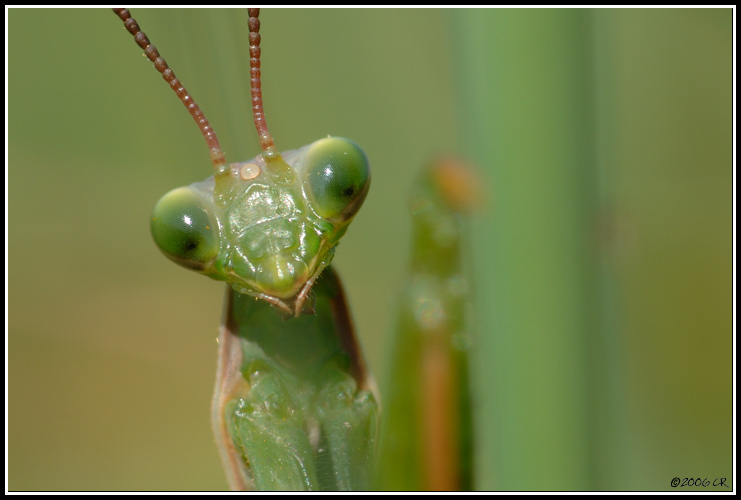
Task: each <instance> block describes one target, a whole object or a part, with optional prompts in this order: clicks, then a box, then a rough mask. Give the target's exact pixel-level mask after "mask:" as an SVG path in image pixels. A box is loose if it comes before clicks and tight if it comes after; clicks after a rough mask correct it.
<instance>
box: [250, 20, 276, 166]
mask: <svg viewBox="0 0 741 500" xmlns="http://www.w3.org/2000/svg"><path fill="white" fill-rule="evenodd" d="M248 12H249V20H248V23H249V27H250V94H251V95H252V116H253V118H254V119H255V128H256V129H257V135H258V137H259V138H260V146H261V147H262V150H263V151H264V152H265V153H267V154H268V155H272V154H274V153H275V145H274V144H273V136H272V135H270V131H269V130H268V124H267V122H266V121H265V111H264V110H263V108H262V82H261V80H260V20H259V19H258V17H259V16H260V9H248Z"/></svg>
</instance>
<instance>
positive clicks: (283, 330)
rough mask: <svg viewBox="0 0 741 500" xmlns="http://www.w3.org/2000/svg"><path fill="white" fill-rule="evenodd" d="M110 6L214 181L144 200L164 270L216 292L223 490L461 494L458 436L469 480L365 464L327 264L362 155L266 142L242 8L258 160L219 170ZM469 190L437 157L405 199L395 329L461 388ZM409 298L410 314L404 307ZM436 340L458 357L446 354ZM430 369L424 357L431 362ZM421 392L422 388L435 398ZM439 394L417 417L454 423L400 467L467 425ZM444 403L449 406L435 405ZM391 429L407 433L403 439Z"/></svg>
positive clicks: (335, 143)
mask: <svg viewBox="0 0 741 500" xmlns="http://www.w3.org/2000/svg"><path fill="white" fill-rule="evenodd" d="M114 11H115V12H116V14H117V15H118V16H119V17H120V18H121V19H122V20H123V21H124V24H125V26H126V28H127V30H128V31H129V32H130V33H131V34H132V35H133V36H134V38H135V40H136V42H137V44H138V45H139V47H140V48H141V49H143V50H144V52H145V54H146V55H147V57H148V58H149V59H150V61H152V62H153V63H154V65H155V68H156V69H157V70H158V71H159V72H160V73H161V74H162V76H163V78H164V79H165V80H166V81H167V82H168V84H169V85H170V87H171V88H172V89H173V90H174V91H175V93H176V94H177V96H178V97H179V98H180V100H181V102H182V103H183V104H184V105H185V106H186V108H187V109H188V111H189V113H190V114H191V117H192V118H193V119H194V121H195V122H196V124H197V125H198V128H199V130H200V131H201V133H202V135H203V137H204V139H205V142H206V144H207V147H208V150H209V155H210V158H211V162H212V165H213V170H214V175H213V177H211V178H209V179H207V180H206V181H204V182H200V183H195V184H192V185H191V186H188V187H183V188H177V189H175V190H173V191H171V192H169V193H168V194H166V195H165V196H164V197H163V198H162V199H161V200H160V201H159V202H158V203H157V204H156V206H155V208H154V211H153V216H152V221H151V229H152V235H153V237H154V240H155V242H156V243H157V245H158V246H159V248H160V250H162V252H163V253H164V254H165V256H167V257H168V258H169V259H170V260H172V261H174V262H175V263H177V264H179V265H181V266H183V267H186V268H188V269H191V270H194V271H197V272H199V273H201V274H205V275H207V276H209V277H211V278H214V279H217V280H220V281H225V282H227V283H228V291H227V300H226V306H225V311H224V318H223V325H222V328H221V333H220V337H219V354H218V367H217V380H216V385H215V390H214V397H213V403H212V425H213V431H214V435H215V437H216V443H217V447H218V449H219V453H220V456H221V459H222V463H223V465H224V468H225V470H226V474H227V478H228V482H229V486H230V488H231V489H233V490H245V489H253V488H256V489H260V490H299V489H306V490H315V489H322V490H364V489H370V488H371V487H374V486H379V487H384V485H389V487H391V488H394V487H398V488H400V489H416V488H417V487H420V488H421V487H425V485H426V486H427V487H428V488H433V489H436V488H440V489H454V488H456V487H470V477H469V476H470V466H468V465H466V464H467V459H465V458H460V457H461V456H462V455H470V449H469V448H470V446H469V444H470V443H469V441H470V440H467V439H466V438H464V439H463V442H464V444H463V446H461V447H460V449H458V448H459V447H457V446H454V447H453V448H455V449H454V450H453V451H452V453H453V455H454V456H453V457H452V458H451V457H450V456H447V457H446V460H445V461H444V463H447V464H448V465H449V466H450V467H452V468H453V469H455V471H458V470H459V469H461V468H463V469H465V470H466V472H465V473H464V475H465V476H467V477H468V479H464V478H461V477H458V473H457V472H455V471H454V472H452V473H451V474H452V476H456V479H455V480H452V481H449V482H445V481H443V482H442V483H435V481H434V479H435V478H440V477H445V475H446V472H445V471H437V470H436V469H435V463H439V461H437V462H436V461H435V460H433V463H432V465H431V466H430V467H427V468H426V469H427V470H428V473H427V478H428V479H427V481H428V482H427V483H425V482H424V480H419V478H418V477H417V476H414V477H415V481H418V480H419V481H421V482H414V481H413V482H411V483H408V484H399V483H398V482H397V483H394V481H390V482H386V481H385V479H384V473H383V472H381V473H380V474H379V475H378V476H376V475H374V463H376V462H379V461H382V459H379V458H378V457H377V455H376V448H377V436H378V432H379V431H378V428H379V425H378V419H379V413H380V404H379V399H380V398H379V395H378V391H377V389H376V387H375V384H374V382H373V379H372V377H371V376H370V374H369V373H368V370H367V368H366V364H365V361H364V359H363V355H362V351H361V349H360V346H359V344H358V342H357V340H356V338H355V334H354V330H353V325H352V320H351V316H350V313H349V309H348V306H347V303H346V300H345V298H344V292H343V290H342V285H341V283H340V281H339V277H338V275H337V273H336V272H335V271H334V269H333V268H332V267H331V265H330V263H331V261H332V258H333V255H334V251H335V248H336V245H337V243H338V242H339V239H340V238H341V237H342V236H343V235H344V234H345V232H346V231H347V229H348V226H349V224H350V222H351V221H352V219H353V217H354V216H355V215H356V214H357V212H358V210H359V209H360V207H361V205H362V204H363V201H364V199H365V197H366V195H367V193H368V190H369V186H370V177H371V175H370V166H369V161H368V159H367V157H366V155H365V153H364V152H363V150H362V149H361V148H360V147H359V146H358V145H357V144H355V143H354V142H353V141H351V140H348V139H343V138H339V137H327V138H324V139H319V140H318V141H315V142H314V143H312V144H309V145H307V146H304V147H302V148H300V149H298V150H294V151H287V152H283V153H281V152H279V150H278V149H277V148H276V146H275V144H274V141H273V138H272V135H271V134H270V132H269V130H268V127H267V122H266V119H265V113H264V111H263V105H262V89H261V71H260V41H261V40H260V34H259V28H260V21H259V17H258V16H259V9H250V12H249V21H248V23H249V32H250V47H249V51H250V78H251V79H250V84H251V89H250V92H251V97H252V111H253V117H254V122H255V126H256V129H257V132H258V137H259V142H260V145H261V148H262V153H261V154H260V155H258V156H256V157H255V158H254V159H252V160H250V161H247V162H242V163H227V160H226V158H225V155H224V152H223V151H222V149H221V146H220V144H219V141H218V139H217V137H216V134H215V132H214V131H213V129H212V128H211V125H210V124H209V122H208V121H207V120H206V118H205V116H204V114H203V113H202V112H201V110H200V109H199V107H198V106H197V105H196V104H195V101H194V100H193V98H192V97H191V96H190V94H189V93H188V92H187V90H185V87H184V86H183V85H182V84H181V83H180V81H179V80H178V79H177V77H175V74H174V73H173V71H172V70H171V69H170V68H169V67H168V65H167V63H166V62H165V60H164V59H163V58H162V57H161V56H160V55H159V53H158V51H157V49H156V48H155V47H154V45H152V44H151V43H150V42H149V40H148V38H147V36H146V35H145V34H144V32H143V31H142V30H141V29H140V28H139V26H138V24H137V23H136V21H135V20H134V19H133V18H132V17H131V15H130V13H129V12H128V10H126V9H114ZM472 184H473V183H472V182H471V181H470V179H468V178H467V174H466V173H465V168H461V167H460V165H458V164H456V163H455V162H441V163H440V164H439V165H437V166H436V168H435V169H433V170H432V174H430V176H429V179H428V180H427V181H425V183H423V185H425V186H427V187H426V188H424V189H422V190H421V191H420V193H422V194H419V195H418V196H417V197H416V198H415V202H414V203H415V206H414V209H413V210H414V211H415V213H416V214H417V216H418V219H419V221H420V224H419V225H418V228H420V229H419V230H418V231H417V240H418V241H417V243H416V246H415V253H416V254H420V256H421V258H420V259H418V262H420V263H421V264H420V265H419V266H418V267H417V269H416V270H417V271H422V273H421V276H423V277H422V278H420V279H418V280H416V281H415V283H416V288H415V289H414V290H412V291H410V292H409V295H410V297H411V298H412V306H411V310H412V316H413V318H412V319H411V320H407V321H406V323H407V325H406V328H407V329H409V330H410V331H411V330H413V328H411V329H410V327H409V325H408V323H410V322H411V323H416V324H419V325H421V327H420V328H419V329H418V331H416V332H415V333H414V334H412V337H414V336H415V335H416V336H417V337H418V336H419V334H420V332H421V334H422V337H421V338H422V339H424V338H425V336H426V335H427V336H429V338H432V339H433V342H432V345H436V344H437V345H438V347H437V348H433V349H432V350H431V351H429V352H431V353H432V354H431V355H430V356H426V354H424V353H425V352H426V351H425V345H430V344H429V343H428V344H425V342H424V341H423V342H422V343H421V344H420V343H419V339H417V340H415V342H416V343H417V344H418V345H419V346H421V352H422V354H421V355H420V354H417V355H415V354H412V359H413V363H420V364H421V365H424V364H425V357H427V358H428V359H427V361H428V363H427V364H428V366H429V370H431V371H430V373H428V374H427V375H430V377H428V382H429V380H430V379H432V380H438V381H440V380H442V381H444V380H445V379H446V377H447V375H449V374H451V373H452V374H455V375H456V378H455V382H454V384H456V383H460V384H462V385H463V386H465V379H466V376H465V371H466V362H465V356H463V357H461V353H465V351H466V347H467V345H468V343H469V340H468V339H467V338H466V336H465V333H464V330H465V329H464V327H463V325H462V323H461V318H463V312H462V308H463V307H464V306H463V303H464V302H465V298H466V293H465V291H466V285H465V280H463V278H462V277H461V274H460V269H459V266H458V265H457V263H458V262H459V260H460V259H459V251H458V241H459V239H460V235H459V233H458V227H457V225H456V224H457V222H456V219H455V216H453V218H450V217H448V216H447V214H449V213H452V212H456V211H457V210H458V208H459V207H456V208H453V209H452V210H451V209H449V207H450V206H456V205H465V198H466V193H469V192H470V191H471V185H472ZM451 186H452V187H451ZM461 200H464V201H461ZM440 207H443V208H442V209H441V208H440ZM430 269H434V270H436V271H439V272H438V273H437V274H439V276H437V277H435V278H431V276H432V275H434V274H435V272H432V273H430V272H429V270H430ZM438 278H439V279H438ZM415 294H416V295H415ZM420 301H421V303H422V304H423V306H424V307H423V310H421V311H420V310H418V309H419V308H417V309H415V307H414V304H415V303H419V302H420ZM429 306H432V308H430V307H429ZM451 311H455V313H454V314H451ZM415 315H417V317H415ZM420 315H421V316H420ZM402 322H404V320H402ZM415 338H416V337H415ZM451 339H452V340H451ZM441 341H442V344H440V342H441ZM449 341H452V342H454V343H455V344H456V345H457V349H451V348H450V346H449V345H447V343H448V342H449ZM440 346H442V347H440ZM428 350H429V349H428ZM453 351H456V352H453ZM417 358H419V359H417ZM429 359H435V360H437V361H434V362H433V363H432V364H430V363H429ZM435 374H438V375H442V378H440V377H437V378H435V377H434V375H435ZM395 384H396V383H395ZM397 385H398V384H397ZM417 385H419V383H418V384H417ZM421 385H422V386H426V387H431V389H432V390H433V392H434V391H435V390H437V389H439V388H440V387H436V386H430V384H429V383H426V384H425V383H424V382H422V383H421ZM442 386H443V387H444V386H445V384H444V383H443V384H442ZM399 387H404V384H401V385H399ZM395 392H397V391H394V390H389V393H392V394H394V393H395ZM442 394H443V396H442V398H437V406H436V405H435V404H434V403H433V404H432V405H431V406H430V405H427V406H426V409H427V411H433V412H436V411H441V412H442V413H450V414H452V415H453V418H452V420H451V419H450V418H443V419H442V421H443V423H442V424H438V425H442V429H441V428H436V427H434V426H433V427H431V428H425V431H424V432H423V433H422V435H421V436H419V437H418V438H417V439H413V440H412V441H414V443H416V444H413V445H412V448H414V451H413V452H412V455H411V456H412V459H414V455H415V453H417V454H420V453H421V454H423V455H424V454H429V452H430V450H429V449H426V448H425V446H424V444H425V443H430V442H432V443H436V441H438V440H437V439H436V436H437V434H438V431H441V430H442V431H445V432H449V433H451V432H452V434H451V435H452V436H453V438H452V439H455V440H458V441H460V440H459V438H461V436H459V432H458V431H457V430H455V429H458V428H460V426H461V425H462V426H463V427H466V428H469V429H470V422H468V420H467V419H468V418H469V417H470V415H469V413H468V412H467V410H466V409H467V408H468V405H469V403H468V400H467V394H465V392H463V393H459V392H458V391H456V390H455V389H451V388H448V389H447V390H446V389H444V388H443V390H442ZM423 399H424V401H428V400H429V398H423ZM400 400H401V401H402V404H401V405H400V404H398V403H399V401H400ZM404 400H406V402H407V403H408V402H410V401H409V397H408V395H405V396H404V395H403V396H402V397H401V399H399V398H398V397H394V396H392V397H391V398H390V402H391V405H390V411H391V415H393V413H394V412H396V413H397V415H396V418H394V417H393V416H391V417H390V418H389V422H391V423H392V424H393V422H394V421H396V422H398V421H400V419H404V418H405V415H404V413H405V412H407V411H408V410H409V408H408V405H407V406H405V405H404V404H403V403H404ZM432 400H435V398H432ZM451 401H454V404H453V407H454V408H453V409H452V410H451V411H447V410H446V406H449V403H451ZM424 404H425V403H423V406H424ZM441 404H442V406H441ZM459 406H460V408H463V409H464V411H463V413H462V414H463V418H459V417H460V415H459V412H458V409H459ZM390 428H391V429H393V425H391V427H390ZM454 428H455V429H454ZM397 430H398V429H397ZM402 432H403V433H404V434H405V435H409V436H410V437H413V435H414V434H415V431H414V430H413V429H412V430H408V431H402ZM463 434H465V432H464V433H463ZM394 441H395V439H393V438H392V439H391V440H390V441H389V440H385V441H384V443H386V444H384V445H383V446H382V448H383V449H384V450H391V451H390V453H398V452H399V450H398V446H396V445H395V444H393V442H394ZM442 441H446V440H445V439H443V440H442ZM448 441H449V440H448ZM420 442H421V443H422V444H423V446H422V447H421V448H420V445H419V443H420ZM389 443H392V444H390V445H389ZM437 444H439V443H437ZM461 450H462V451H461ZM432 451H433V456H435V452H438V453H445V454H447V455H450V453H451V448H450V446H449V443H448V446H447V447H446V444H443V445H442V448H440V447H438V448H437V449H435V448H434V447H433V450H432ZM423 461H424V460H423ZM451 464H452V465H451ZM423 468H424V467H423ZM379 470H381V471H383V468H379ZM429 471H432V472H431V473H430V472H429ZM424 475H425V474H422V476H424ZM430 478H432V479H430ZM429 481H432V482H429ZM418 485H422V486H418Z"/></svg>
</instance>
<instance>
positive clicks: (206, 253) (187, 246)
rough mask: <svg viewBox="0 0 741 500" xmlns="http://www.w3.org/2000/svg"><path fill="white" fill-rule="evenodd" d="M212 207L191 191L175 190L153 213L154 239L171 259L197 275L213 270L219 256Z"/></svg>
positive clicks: (152, 227) (193, 190)
mask: <svg viewBox="0 0 741 500" xmlns="http://www.w3.org/2000/svg"><path fill="white" fill-rule="evenodd" d="M211 207H212V204H211V202H210V201H209V200H207V199H206V198H204V197H203V196H202V195H201V194H200V193H198V191H196V190H195V189H193V188H190V187H181V188H177V189H173V190H172V191H170V192H169V193H167V194H166V195H164V196H163V197H162V198H160V200H159V201H158V202H157V204H156V205H155V207H154V211H153V212H152V224H151V229H152V237H153V238H154V241H155V243H157V246H158V247H159V248H160V250H162V253H164V254H165V255H166V256H167V258H169V259H170V260H172V261H174V262H176V263H178V264H180V265H181V266H183V267H187V268H188V269H192V270H194V271H206V270H208V269H209V268H211V266H212V264H213V261H214V259H215V258H216V256H217V255H218V253H219V226H218V222H217V221H216V217H215V216H214V214H213V211H212V208H211Z"/></svg>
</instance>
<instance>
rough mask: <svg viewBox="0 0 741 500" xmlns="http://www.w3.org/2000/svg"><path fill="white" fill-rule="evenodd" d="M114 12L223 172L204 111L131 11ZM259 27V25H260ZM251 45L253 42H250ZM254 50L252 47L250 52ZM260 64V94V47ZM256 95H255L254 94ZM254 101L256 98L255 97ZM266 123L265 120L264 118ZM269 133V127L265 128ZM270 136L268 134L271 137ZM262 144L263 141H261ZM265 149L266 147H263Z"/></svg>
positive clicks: (218, 151)
mask: <svg viewBox="0 0 741 500" xmlns="http://www.w3.org/2000/svg"><path fill="white" fill-rule="evenodd" d="M113 12H115V13H116V15H118V17H120V18H121V19H122V20H123V22H124V26H126V29H127V30H129V33H131V34H132V35H133V36H134V40H136V43H137V44H138V45H139V47H141V48H142V49H144V54H146V56H147V57H148V58H149V60H150V61H152V62H153V63H154V67H155V68H156V69H157V71H159V72H160V73H161V74H162V78H164V79H165V81H166V82H167V83H168V84H170V88H172V90H174V91H175V93H176V94H177V96H178V97H179V98H180V101H181V102H182V103H183V104H184V105H185V107H186V108H187V109H188V112H189V113H190V116H192V117H193V119H194V120H195V121H196V124H197V125H198V128H199V129H200V131H201V133H202V134H203V138H204V139H206V145H207V146H208V149H209V152H210V155H211V161H212V162H213V164H214V169H215V170H216V171H217V172H221V171H222V170H224V168H225V164H226V159H225V158H224V152H223V151H222V150H221V146H219V140H218V139H217V138H216V132H214V130H213V129H212V128H211V125H210V124H209V123H208V120H206V117H205V116H204V115H203V111H201V109H200V108H199V107H198V104H196V102H195V101H194V100H193V98H192V97H191V96H190V94H189V93H188V91H187V90H185V87H183V85H182V84H181V83H180V80H178V78H177V77H176V76H175V73H173V71H172V70H171V69H170V67H169V66H168V65H167V62H165V59H164V58H163V57H162V56H160V54H159V52H157V48H156V47H155V46H154V45H152V43H151V42H150V41H149V39H148V38H147V35H145V34H144V32H143V31H142V30H141V29H140V28H139V25H138V24H137V23H136V20H135V19H134V18H133V17H131V13H130V12H129V9H113ZM251 22H252V21H251V20H250V41H251V40H252V33H251V31H252V24H251ZM258 27H259V23H258ZM250 43H251V42H250ZM257 43H258V44H259V43H260V41H259V35H258V42H257ZM251 50H252V48H251V46H250V51H251ZM257 51H258V62H257V67H258V70H257V74H258V92H259V81H260V80H259V74H260V70H259V67H260V60H259V57H260V56H259V52H260V49H259V47H258V49H257ZM253 95H254V94H253ZM253 101H254V97H253ZM260 110H262V104H261V105H260ZM255 122H257V117H255ZM263 122H264V118H263ZM265 130H266V131H267V127H266V128H265ZM269 135H270V134H268V136H269ZM261 142H262V139H261ZM271 144H272V140H271ZM263 149H265V147H264V146H263Z"/></svg>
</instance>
